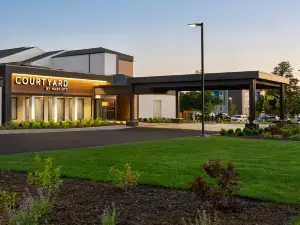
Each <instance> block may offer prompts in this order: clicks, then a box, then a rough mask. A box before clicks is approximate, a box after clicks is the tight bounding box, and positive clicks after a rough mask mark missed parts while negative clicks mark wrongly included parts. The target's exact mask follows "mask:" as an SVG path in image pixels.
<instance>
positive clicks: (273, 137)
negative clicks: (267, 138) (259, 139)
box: [272, 134, 282, 140]
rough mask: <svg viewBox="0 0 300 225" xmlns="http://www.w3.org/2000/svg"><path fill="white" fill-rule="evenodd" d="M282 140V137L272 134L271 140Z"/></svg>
mask: <svg viewBox="0 0 300 225" xmlns="http://www.w3.org/2000/svg"><path fill="white" fill-rule="evenodd" d="M281 138H282V136H281V135H278V134H274V135H273V136H272V139H275V140H280V139H281Z"/></svg>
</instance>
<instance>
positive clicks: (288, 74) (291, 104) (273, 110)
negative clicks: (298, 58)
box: [257, 61, 300, 117]
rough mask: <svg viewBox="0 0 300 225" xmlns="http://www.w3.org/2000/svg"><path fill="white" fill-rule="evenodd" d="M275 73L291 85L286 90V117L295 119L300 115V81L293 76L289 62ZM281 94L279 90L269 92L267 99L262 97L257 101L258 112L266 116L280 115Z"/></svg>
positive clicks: (283, 64)
mask: <svg viewBox="0 0 300 225" xmlns="http://www.w3.org/2000/svg"><path fill="white" fill-rule="evenodd" d="M273 73H274V74H275V75H278V76H282V77H285V78H288V79H289V84H287V85H286V90H285V115H286V116H290V117H294V116H295V115H297V114H299V113H300V109H299V107H298V104H299V103H298V102H299V98H300V87H299V86H298V83H299V80H298V79H297V78H296V77H294V75H293V68H292V67H291V65H290V63H289V62H288V61H283V62H281V63H279V64H278V65H277V66H276V67H275V68H274V71H273ZM279 97H280V93H279V90H275V89H274V90H268V91H267V92H266V95H265V97H264V98H263V97H262V96H261V97H260V98H259V99H258V101H257V110H258V111H260V112H262V111H263V110H264V111H265V112H266V114H277V115H278V114H279V107H280V98H279Z"/></svg>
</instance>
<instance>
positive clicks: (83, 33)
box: [0, 0, 300, 77]
mask: <svg viewBox="0 0 300 225" xmlns="http://www.w3.org/2000/svg"><path fill="white" fill-rule="evenodd" d="M0 2H1V13H0V27H1V34H0V49H6V48H14V47H21V46H38V47H40V48H41V49H43V50H47V51H50V50H60V49H65V50H74V49H82V48H93V47H104V48H108V49H111V50H115V51H119V52H122V53H125V54H129V55H132V56H134V60H135V64H134V75H135V76H151V75H153V76H154V75H172V74H186V73H194V72H195V70H197V69H200V68H201V55H200V52H201V51H200V50H201V45H200V40H201V39H200V37H201V36H200V29H199V28H191V27H188V26H187V24H188V23H195V22H203V23H204V52H205V57H204V60H205V68H204V71H205V72H207V73H209V72H228V71H245V70H261V71H265V72H272V71H273V68H274V67H275V66H276V65H277V64H278V63H279V62H281V61H290V63H291V65H292V66H293V68H294V69H295V70H299V69H300V38H299V37H300V25H299V24H300V23H299V22H300V1H298V0H278V1H274V0H251V1H244V0H226V1H224V0H209V1H208V0H51V1H46V0H26V1H25V0H0ZM295 75H296V76H299V77H300V72H295Z"/></svg>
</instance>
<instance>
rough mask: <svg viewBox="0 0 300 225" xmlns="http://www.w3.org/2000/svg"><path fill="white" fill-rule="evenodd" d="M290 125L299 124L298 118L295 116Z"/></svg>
mask: <svg viewBox="0 0 300 225" xmlns="http://www.w3.org/2000/svg"><path fill="white" fill-rule="evenodd" d="M292 123H300V116H295V117H294V119H293V120H292Z"/></svg>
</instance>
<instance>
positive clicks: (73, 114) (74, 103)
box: [72, 97, 78, 120]
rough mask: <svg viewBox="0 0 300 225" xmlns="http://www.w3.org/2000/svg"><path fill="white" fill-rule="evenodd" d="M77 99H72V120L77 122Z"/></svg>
mask: <svg viewBox="0 0 300 225" xmlns="http://www.w3.org/2000/svg"><path fill="white" fill-rule="evenodd" d="M77 99H78V98H77V97H74V98H73V99H72V105H73V106H72V120H77V112H78V104H77Z"/></svg>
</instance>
